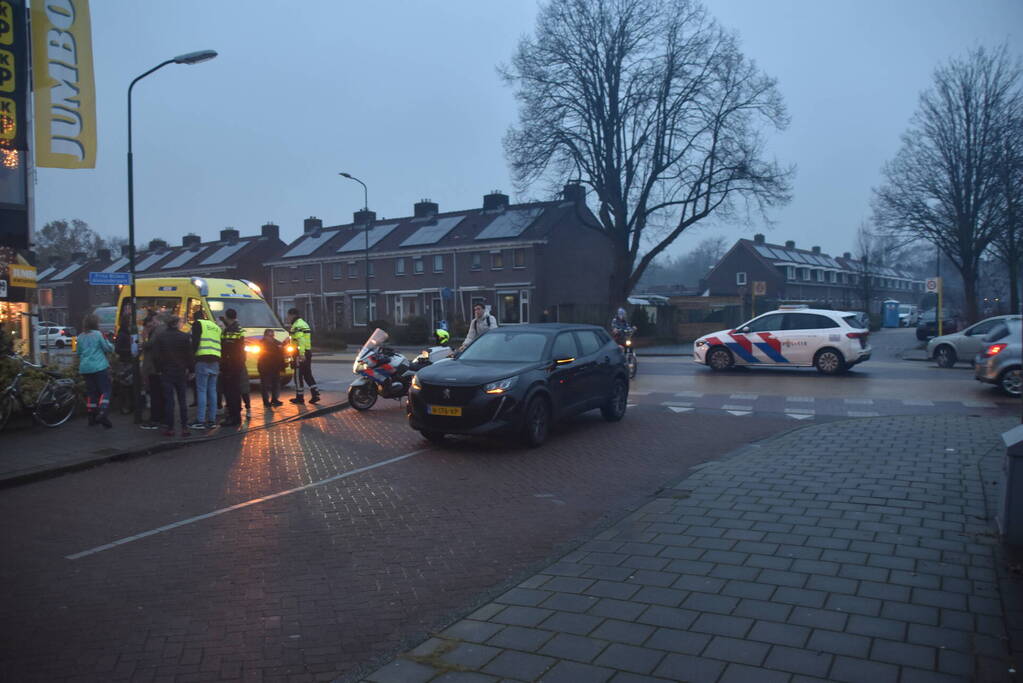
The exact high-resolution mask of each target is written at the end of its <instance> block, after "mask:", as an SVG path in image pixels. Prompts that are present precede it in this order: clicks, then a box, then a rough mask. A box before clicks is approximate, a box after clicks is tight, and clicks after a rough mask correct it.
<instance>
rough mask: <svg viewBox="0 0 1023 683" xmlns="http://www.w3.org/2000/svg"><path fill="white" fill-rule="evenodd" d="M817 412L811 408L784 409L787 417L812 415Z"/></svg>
mask: <svg viewBox="0 0 1023 683" xmlns="http://www.w3.org/2000/svg"><path fill="white" fill-rule="evenodd" d="M816 412H817V411H816V410H814V409H813V408H786V409H785V413H786V414H787V415H813V414H814V413H816Z"/></svg>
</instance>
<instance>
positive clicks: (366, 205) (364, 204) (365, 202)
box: [338, 171, 372, 329]
mask: <svg viewBox="0 0 1023 683" xmlns="http://www.w3.org/2000/svg"><path fill="white" fill-rule="evenodd" d="M338 175H339V176H342V177H344V178H348V179H349V180H354V181H355V182H357V183H359V184H360V185H362V210H363V211H369V190H367V189H366V183H364V182H362V181H361V180H359V179H358V178H356V177H355V176H353V175H352V174H350V173H345V172H344V171H341V172H340V173H338ZM370 223H372V221H371V220H370V219H369V214H368V213H367V214H366V263H365V270H366V328H367V329H368V328H369V320H370V315H369V226H370Z"/></svg>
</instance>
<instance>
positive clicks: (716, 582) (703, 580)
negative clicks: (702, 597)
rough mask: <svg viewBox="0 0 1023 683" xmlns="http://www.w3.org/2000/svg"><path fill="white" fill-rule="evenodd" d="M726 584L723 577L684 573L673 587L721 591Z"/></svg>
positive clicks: (710, 591) (687, 589)
mask: <svg viewBox="0 0 1023 683" xmlns="http://www.w3.org/2000/svg"><path fill="white" fill-rule="evenodd" d="M724 585H725V582H724V581H723V580H722V579H716V578H714V577H710V576H693V575H689V574H683V575H682V576H681V577H679V579H678V580H677V581H675V583H674V584H673V585H672V588H677V589H679V590H685V591H699V592H701V593H719V592H721V588H722V587H723V586H724Z"/></svg>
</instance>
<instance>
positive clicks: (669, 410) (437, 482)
mask: <svg viewBox="0 0 1023 683" xmlns="http://www.w3.org/2000/svg"><path fill="white" fill-rule="evenodd" d="M881 342H886V343H888V342H890V346H891V349H895V350H891V351H887V350H882V349H884V348H887V346H883V345H882V344H881ZM899 343H901V342H900V340H899V339H896V337H895V336H894V335H893V336H891V337H885V335H879V336H878V337H876V338H875V345H876V347H877V349H878V351H877V357H876V360H872V361H871V362H870V363H868V364H864V365H862V366H860V367H858V368H857V369H856V371H855V372H853V373H851V374H849V375H847V376H843V377H834V378H826V377H821V376H819V375H817V374H816V373H815V372H814V371H812V370H810V371H800V370H795V371H775V370H763V369H761V370H752V371H748V372H735V373H728V374H722V375H718V374H712V373H710V372H709V371H708V370H707V369H706V368H700V367H696V366H694V365H693V363H692V362H691V359H688V358H675V359H671V358H667V359H661V358H651V359H643V360H642V365H641V368H640V373H641V374H640V376H639V378H638V380H637V382H636V383H635V385H634V392H635V393H634V394H633V404H632V406H631V407H630V410H629V413H628V415H627V416H626V418H625V419H624V420H623V421H622V422H621V423H618V424H608V423H605V422H603V421H602V420H601V419H600V417H599V415H598V414H588V415H584V416H580V417H578V418H576V419H573V420H571V421H569V422H568V423H566V424H564V425H562V426H561V427H560V428H559V429H557V430H556V431H555V433H554V434H553V435H552V438H551V440H550V441H549V442H548V443H547V444H546V445H545V446H544V447H543V448H541V449H537V450H528V449H523V448H521V447H519V446H517V445H514V444H511V443H505V442H502V441H486V440H471V439H459V440H455V441H453V442H452V443H451V444H450V445H449V446H447V447H445V448H441V449H438V448H433V447H430V446H429V445H428V444H427V443H426V442H425V441H423V440H422V439H421V438H420V437H419V435H418V434H416V433H415V432H412V431H411V430H409V429H408V427H407V425H406V424H405V422H404V418H403V414H402V410H401V408H400V407H399V406H398V404H397V403H396V402H393V401H384V402H380V403H378V405H377V407H375V408H373V409H372V410H371V411H369V412H367V413H364V414H358V413H355V412H354V411H350V410H346V411H343V412H341V413H337V414H335V415H332V416H328V417H324V418H318V419H313V420H308V421H305V422H302V423H295V424H288V425H282V426H279V427H275V428H273V429H270V430H264V431H258V432H254V433H250V434H247V435H244V436H240V437H238V438H237V439H232V440H226V441H222V442H218V443H217V444H211V445H203V446H194V447H190V448H186V449H182V450H177V451H171V452H167V453H163V454H159V455H155V456H151V457H148V458H143V459H139V460H134V461H129V462H122V463H116V464H111V465H107V466H104V467H100V468H96V469H94V470H89V471H84V472H78V473H75V474H71V475H67V476H64V477H60V478H57V479H53V480H49V481H43V482H37V483H34V484H30V485H26V486H22V487H19V488H16V489H11V490H8V491H5V492H4V493H3V496H2V497H0V516H2V518H3V519H4V525H3V530H2V532H0V539H2V540H0V542H2V546H0V547H2V550H3V552H2V556H0V557H2V559H0V580H2V581H3V583H4V599H3V602H2V612H0V614H2V616H3V618H2V619H0V624H2V625H0V679H2V680H11V681H71V680H74V681H90V680H95V681H111V680H138V681H150V680H174V681H178V680H180V681H186V680H238V679H245V680H296V681H297V680H332V679H334V678H336V677H339V676H351V675H355V674H356V673H357V672H358V671H360V670H361V667H366V666H371V665H372V664H373V662H374V661H380V659H381V658H384V657H386V656H387V655H388V654H389V653H392V652H394V651H396V650H397V649H400V648H401V647H402V646H403V645H407V644H408V643H409V642H413V641H415V640H416V639H417V638H419V637H421V636H422V635H423V634H425V633H427V632H429V631H430V630H432V629H434V628H437V627H439V626H441V625H443V624H445V623H446V622H447V621H448V620H449V619H450V618H451V617H452V616H456V615H461V614H464V613H465V612H466V611H467V610H468V609H470V608H472V606H473V605H476V604H480V603H481V602H483V601H485V600H486V599H487V597H488V596H492V595H494V594H496V593H497V592H498V591H500V590H501V589H502V587H504V586H507V585H510V583H511V582H513V581H514V580H515V578H516V577H518V576H522V575H524V573H526V572H528V571H529V569H530V568H532V567H536V566H538V565H539V564H541V563H543V562H544V561H545V560H547V559H549V558H551V557H552V556H554V555H557V554H558V553H559V551H561V550H564V549H565V548H567V547H571V545H572V544H573V543H575V542H578V540H580V539H581V538H585V537H586V536H587V535H589V534H592V533H593V532H594V530H595V529H598V528H600V526H601V525H602V524H605V523H607V522H609V521H611V520H614V519H617V518H619V517H620V516H621V515H622V514H624V513H626V512H627V511H628V510H630V509H633V508H635V507H636V506H638V505H640V504H642V503H643V502H644V501H645V500H646V499H647V497H648V496H649V495H651V494H652V493H653V492H655V491H656V490H657V489H658V488H659V487H661V486H663V485H664V484H665V483H667V482H669V481H672V480H676V479H679V478H681V477H683V476H685V475H686V473H687V472H688V470H689V468H690V467H692V466H693V465H696V464H698V463H700V462H704V461H707V460H711V459H715V458H717V457H720V456H722V455H724V454H726V453H728V452H729V451H731V450H733V449H735V448H736V447H738V446H741V445H743V444H746V443H749V442H750V441H754V440H757V439H761V438H764V437H767V436H769V435H772V434H776V433H779V432H781V431H784V430H786V429H790V428H793V427H798V426H799V424H800V423H801V421H805V420H817V419H835V418H837V417H842V416H848V414H849V413H850V412H862V413H869V412H875V413H878V412H881V411H884V414H890V413H899V412H934V413H943V412H948V413H960V412H962V411H967V412H968V411H980V412H982V413H984V414H989V413H990V414H1003V413H1004V412H1008V411H1010V410H1014V409H1015V408H1017V407H1018V404H1016V403H1013V402H1005V401H1003V400H1001V399H1000V398H997V397H996V396H995V395H994V394H993V393H992V390H990V389H988V388H986V387H982V386H981V385H980V384H979V383H977V382H975V381H974V380H973V379H972V375H970V373H969V372H968V371H966V370H958V369H957V370H940V369H938V368H935V367H933V366H930V365H929V364H925V363H910V362H907V361H900V360H897V358H895V355H894V354H895V353H896V352H897V349H896V347H897V346H898V344H899ZM349 373H350V366H348V365H346V364H332V365H327V364H323V365H320V366H319V367H318V368H317V374H318V375H319V380H320V382H321V383H324V384H330V383H337V385H338V386H339V387H340V386H343V384H344V383H347V381H349V380H350V377H351V376H350V374H349ZM924 397H926V398H924ZM792 399H799V400H792ZM807 399H809V400H807ZM850 401H851V403H850ZM864 401H869V403H864ZM969 403H974V404H975V405H968V404H969ZM981 404H983V405H981ZM747 408H748V410H747ZM840 409H841V410H844V411H846V412H845V414H844V415H843V414H841V410H840ZM854 409H855V410H854ZM796 411H799V412H796ZM808 411H809V412H808ZM865 436H866V437H867V438H869V435H865Z"/></svg>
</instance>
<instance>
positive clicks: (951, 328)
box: [916, 308, 960, 341]
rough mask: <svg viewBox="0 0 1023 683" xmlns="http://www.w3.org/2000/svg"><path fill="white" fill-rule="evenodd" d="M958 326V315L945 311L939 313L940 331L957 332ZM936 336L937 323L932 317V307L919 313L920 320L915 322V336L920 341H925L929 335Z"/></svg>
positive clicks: (946, 332) (943, 332)
mask: <svg viewBox="0 0 1023 683" xmlns="http://www.w3.org/2000/svg"><path fill="white" fill-rule="evenodd" d="M959 327H960V322H959V316H958V315H956V314H955V313H949V312H948V311H945V312H944V313H942V315H941V333H942V334H943V335H944V334H952V333H953V332H958V331H959ZM937 336H938V323H937V320H935V318H934V309H933V308H932V309H930V310H927V311H923V312H922V313H920V320H919V322H917V324H916V338H917V339H919V340H920V341H927V340H928V339H930V338H931V337H937Z"/></svg>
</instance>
